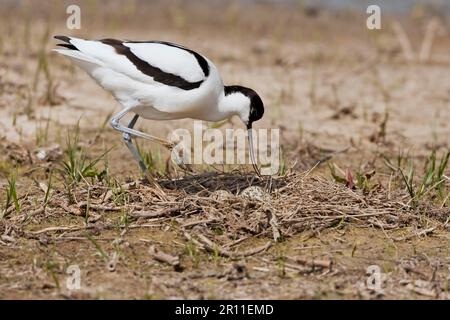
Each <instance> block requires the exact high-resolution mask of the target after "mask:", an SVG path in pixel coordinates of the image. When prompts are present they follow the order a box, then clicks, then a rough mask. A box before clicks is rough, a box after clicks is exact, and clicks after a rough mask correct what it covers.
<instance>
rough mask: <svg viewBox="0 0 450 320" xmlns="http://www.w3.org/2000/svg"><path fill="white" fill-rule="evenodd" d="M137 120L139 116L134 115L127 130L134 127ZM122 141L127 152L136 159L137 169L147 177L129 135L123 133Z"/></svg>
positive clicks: (144, 167)
mask: <svg viewBox="0 0 450 320" xmlns="http://www.w3.org/2000/svg"><path fill="white" fill-rule="evenodd" d="M138 119H139V115H137V114H136V115H135V116H134V117H133V119H132V120H131V122H130V124H129V125H128V128H130V129H133V127H134V125H135V124H136V121H137V120H138ZM123 140H124V141H125V144H126V145H127V147H128V150H130V152H131V153H132V154H133V157H134V158H135V159H136V161H137V162H138V163H139V167H140V168H141V170H142V172H143V173H144V174H145V175H147V174H148V173H149V172H148V168H147V166H146V165H145V163H144V160H143V159H142V157H141V155H140V154H139V151H138V149H137V148H136V146H135V145H134V144H133V141H132V140H131V134H129V133H127V132H124V133H123Z"/></svg>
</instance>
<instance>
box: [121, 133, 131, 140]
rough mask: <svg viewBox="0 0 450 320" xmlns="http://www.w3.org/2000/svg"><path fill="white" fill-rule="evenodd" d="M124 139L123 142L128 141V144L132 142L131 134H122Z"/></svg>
mask: <svg viewBox="0 0 450 320" xmlns="http://www.w3.org/2000/svg"><path fill="white" fill-rule="evenodd" d="M122 137H123V140H125V141H127V142H130V141H131V134H129V133H127V132H124V133H123V134H122Z"/></svg>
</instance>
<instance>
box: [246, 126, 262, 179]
mask: <svg viewBox="0 0 450 320" xmlns="http://www.w3.org/2000/svg"><path fill="white" fill-rule="evenodd" d="M247 133H248V148H249V152H250V160H251V161H252V165H253V169H254V170H255V172H256V174H257V175H258V177H260V178H261V172H260V171H259V168H258V165H257V163H256V159H255V154H254V152H253V134H252V123H251V122H249V123H248V124H247Z"/></svg>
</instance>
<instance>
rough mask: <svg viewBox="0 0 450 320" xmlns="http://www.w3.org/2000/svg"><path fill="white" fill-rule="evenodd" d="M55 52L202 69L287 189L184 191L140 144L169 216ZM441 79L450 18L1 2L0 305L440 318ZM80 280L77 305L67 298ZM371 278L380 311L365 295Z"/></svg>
mask: <svg viewBox="0 0 450 320" xmlns="http://www.w3.org/2000/svg"><path fill="white" fill-rule="evenodd" d="M73 4H75V5H78V6H79V8H80V10H81V16H80V18H81V28H80V29H73V30H72V29H68V28H67V20H68V19H69V18H70V14H68V13H67V12H66V10H67V7H68V6H69V5H73ZM369 4H378V5H379V6H380V8H381V29H380V30H369V29H368V28H367V24H366V21H367V18H368V17H369V15H368V14H367V13H366V10H367V6H368V5H369ZM54 35H71V36H76V37H84V38H90V39H99V38H100V39H101V38H119V39H131V40H164V41H170V42H175V43H178V44H181V45H184V46H186V47H188V48H191V49H193V50H195V51H198V52H200V53H202V54H204V55H205V56H207V57H208V58H209V59H210V60H212V61H213V62H214V63H215V65H216V66H217V68H218V70H219V71H220V72H221V75H222V78H223V80H224V83H225V84H228V85H232V84H239V85H243V86H247V87H250V88H253V89H255V90H256V91H257V92H258V93H259V95H260V96H261V97H262V99H263V100H264V103H265V114H264V118H263V119H262V120H261V121H258V122H257V123H255V124H254V128H256V129H258V128H280V129H281V141H280V142H281V151H282V152H281V157H282V159H281V170H280V173H279V175H278V176H276V177H273V179H272V178H266V179H265V180H258V179H255V177H254V176H253V175H250V174H249V175H246V174H245V173H246V171H249V172H252V171H251V170H252V168H251V166H245V167H242V166H241V167H235V168H231V169H233V170H234V171H231V170H228V171H227V170H226V169H227V168H223V167H220V166H215V167H208V166H206V167H200V168H194V169H195V170H194V171H195V172H194V173H193V174H186V175H184V174H185V173H184V172H181V171H180V170H178V169H177V168H176V167H175V166H174V165H171V162H170V155H169V153H168V152H167V151H166V150H163V149H162V148H160V147H159V146H157V145H154V144H151V143H147V142H144V141H140V140H138V141H137V142H138V144H139V149H140V152H141V154H142V155H143V157H144V159H145V162H146V164H147V165H148V166H149V168H150V169H151V170H152V171H153V172H154V173H155V174H158V175H159V177H158V178H159V180H158V181H160V182H161V185H162V186H163V189H164V192H165V194H164V195H163V196H164V197H162V196H161V194H160V193H159V192H156V191H155V190H156V189H155V188H153V186H151V185H148V184H146V183H145V182H144V181H143V180H139V179H138V178H140V177H141V173H140V171H139V168H138V166H137V165H136V164H135V162H134V160H133V159H132V157H131V155H130V153H129V152H128V150H127V148H126V147H125V146H124V145H123V142H122V137H121V135H120V134H118V133H117V132H115V131H114V130H112V129H111V128H110V127H109V124H108V121H109V119H110V118H111V116H112V115H113V114H114V113H117V112H118V111H119V110H120V106H119V105H118V103H117V102H116V101H115V100H114V99H113V98H112V96H111V95H110V94H109V93H107V92H105V91H103V89H101V88H100V87H99V86H98V85H97V84H96V83H95V82H94V81H93V80H92V79H90V78H89V77H88V76H87V75H86V74H85V73H84V72H83V71H82V70H80V69H78V68H77V67H75V66H74V65H73V64H72V63H71V62H70V61H68V60H66V59H65V58H64V57H61V56H60V55H57V54H55V53H53V52H52V51H51V50H52V48H55V46H56V43H57V41H55V40H54V39H53V36H54ZM449 71H450V2H449V1H448V0H445V1H444V0H441V1H439V0H428V1H426V0H422V1H419V0H417V1H414V0H378V1H363V0H320V1H312V0H310V1H306V0H304V1H302V0H297V1H294V0H285V1H275V0H270V1H268V0H267V1H257V0H242V1H219V0H213V1H211V0H209V1H206V0H203V1H200V0H192V1H181V0H178V1H173V0H172V1H144V0H108V1H105V0H103V1H102V0H84V1H76V0H70V1H60V0H58V1H57V0H40V1H34V0H28V1H25V0H22V1H19V0H0V138H1V139H0V186H1V188H0V189H1V193H0V205H1V210H0V298H16V297H19V298H30V297H31V298H36V297H39V298H52V299H55V298H70V299H80V298H92V299H95V298H99V299H101V298H138V299H144V298H145V299H155V298H156V299H157V298H180V297H181V298H189V299H208V298H233V299H235V298H240V299H242V298H243V299H256V298H265V299H267V298H276V299H280V298H282V299H283V298H288V299H299V298H314V299H319V298H334V299H342V298H353V299H362V298H363V299H366V298H367V299H370V298H376V299H378V298H380V297H383V296H384V297H385V298H389V299H401V298H413V299H417V298H422V297H426V298H430V299H434V298H441V299H448V297H449V293H448V279H449V277H448V270H450V269H449V268H448V266H449V261H450V260H449V259H448V257H449V252H448V250H449V248H450V246H449V237H448V235H449V233H448V231H449V230H448V228H449V221H450V218H449V216H450V215H449V206H450V178H449V177H450V172H449V169H448V162H449V159H450V139H449V137H450V73H449ZM208 125H209V126H214V127H217V128H220V129H225V128H230V127H234V128H237V127H241V128H242V123H240V121H239V120H237V119H233V120H232V121H230V122H228V123H225V124H224V123H221V124H208ZM137 128H138V129H140V130H142V131H145V132H149V133H150V134H153V135H157V136H161V137H165V136H166V135H167V134H168V133H169V132H170V131H171V130H173V129H176V128H186V129H189V130H192V129H193V121H192V120H189V119H185V120H177V121H164V122H162V121H159V122H157V121H143V120H140V121H139V122H138V124H137ZM177 170H178V171H177ZM202 171H208V172H207V173H206V174H204V173H203V172H202ZM230 171H231V173H229V172H230ZM305 172H306V173H305ZM227 173H229V174H227ZM272 182H273V184H272ZM262 187H264V189H263V188H262ZM272 187H273V189H271V188H272ZM244 188H245V190H244ZM252 188H253V189H252ZM249 189H250V190H253V191H252V192H250V191H249V192H247V195H246V194H245V192H246V191H248V190H249ZM255 190H256V191H255ZM258 190H259V191H258ZM268 191H269V192H268ZM269 219H270V221H269ZM276 220H278V227H277V221H276ZM199 230H200V231H199ZM202 234H203V235H204V238H205V239H207V241H213V242H214V245H211V244H210V245H209V247H210V251H211V252H207V251H205V250H203V249H204V246H203V245H202V244H201V243H200V245H199V244H198V243H199V242H197V244H196V243H195V242H193V241H192V240H193V239H195V238H196V237H199V236H200V235H202ZM199 239H200V238H198V239H197V240H199ZM208 239H209V240H208ZM209 243H211V242H209ZM265 243H268V244H269V245H272V247H271V248H270V249H268V248H269V247H268V246H266V247H263V249H262V250H263V251H264V250H266V249H268V250H266V251H264V252H260V253H259V254H258V255H256V253H255V252H257V251H254V250H255V248H260V246H262V245H264V244H265ZM216 244H217V246H216ZM149 246H152V247H153V246H156V247H157V248H158V250H159V249H161V250H162V252H167V253H169V254H170V255H173V256H174V257H177V259H178V257H179V258H180V261H181V264H182V266H183V268H185V270H184V271H183V272H178V271H180V270H178V269H177V268H178V267H179V266H178V265H168V264H164V263H161V262H157V261H153V260H152V258H151V256H150V254H149ZM221 246H223V248H225V249H224V250H223V251H221V252H222V253H221V254H220V250H218V248H220V247H221ZM211 248H212V249H211ZM216 249H217V250H216ZM225 251H226V252H232V254H234V253H242V252H246V251H247V252H248V251H253V253H255V255H253V253H252V252H250V254H249V256H247V255H246V254H244V255H239V257H240V258H239V260H238V261H237V260H235V259H234V258H232V257H233V255H231V254H225V255H224V254H223V252H225ZM258 252H259V251H258ZM293 257H294V258H295V259H294V258H293ZM297 257H300V259H297ZM177 259H175V260H177ZM319 261H321V262H320V263H321V264H320V265H319V264H316V262H319ZM116 262H117V269H116ZM286 262H288V263H286ZM72 263H77V264H79V265H80V266H81V269H82V276H83V280H82V281H83V282H82V285H83V288H82V290H80V291H71V290H67V289H65V287H64V283H65V279H66V276H67V273H66V268H67V266H68V265H70V264H72ZM105 265H107V266H108V267H107V269H105ZM369 265H379V266H380V267H382V268H381V269H382V270H383V272H384V273H385V274H386V275H388V277H387V278H386V279H387V281H386V282H384V283H383V286H384V287H383V292H376V291H373V290H368V288H367V287H366V277H367V272H368V271H367V267H368V266H369ZM110 266H112V267H110ZM331 266H333V270H332V268H331ZM105 270H108V271H107V272H105ZM383 279H384V278H383ZM416 280H418V282H415V281H416ZM60 284H61V285H60Z"/></svg>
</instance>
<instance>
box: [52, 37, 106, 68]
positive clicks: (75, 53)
mask: <svg viewBox="0 0 450 320" xmlns="http://www.w3.org/2000/svg"><path fill="white" fill-rule="evenodd" d="M54 38H55V39H58V40H61V41H63V42H64V43H58V44H57V46H59V47H62V48H57V49H53V51H55V52H58V53H60V54H62V55H65V56H67V57H68V58H70V59H71V60H73V61H74V62H76V63H77V64H78V65H80V66H81V67H84V68H87V67H89V66H88V65H86V63H88V64H94V65H98V62H97V61H96V59H95V58H93V57H91V56H89V55H87V54H85V53H83V52H82V51H80V50H79V49H78V48H77V47H76V45H74V44H73V43H72V41H73V40H80V39H77V38H73V37H67V36H54Z"/></svg>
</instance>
